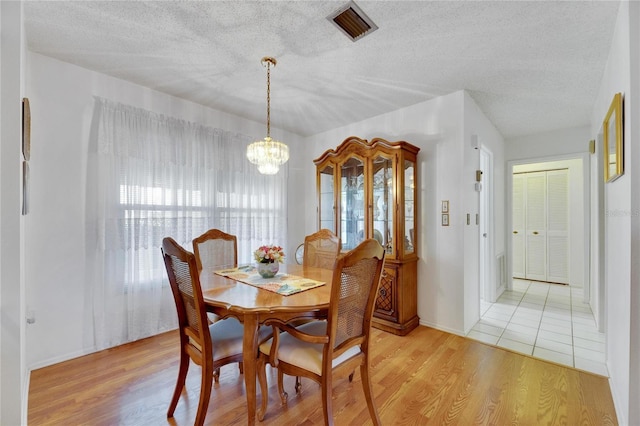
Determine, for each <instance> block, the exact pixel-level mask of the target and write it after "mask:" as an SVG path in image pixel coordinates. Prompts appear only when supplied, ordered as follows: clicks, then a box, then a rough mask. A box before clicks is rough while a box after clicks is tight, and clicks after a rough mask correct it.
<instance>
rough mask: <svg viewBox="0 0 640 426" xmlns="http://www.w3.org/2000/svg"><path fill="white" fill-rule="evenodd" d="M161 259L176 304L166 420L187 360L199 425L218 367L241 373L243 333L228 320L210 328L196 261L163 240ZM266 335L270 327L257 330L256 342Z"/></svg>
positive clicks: (173, 406)
mask: <svg viewBox="0 0 640 426" xmlns="http://www.w3.org/2000/svg"><path fill="white" fill-rule="evenodd" d="M162 256H163V258H164V264H165V267H166V269H167V275H168V277H169V283H170V285H171V290H172V292H173V298H174V300H175V303H176V310H177V313H178V330H179V334H180V366H179V370H178V380H177V381H176V388H175V390H174V392H173V397H172V398H171V403H170V404H169V410H168V411H167V417H169V418H170V417H173V413H174V411H175V409H176V406H177V405H178V400H179V399H180V395H181V394H182V391H183V389H184V385H185V379H186V377H187V372H188V370H189V365H190V361H189V360H190V359H191V360H192V361H193V362H195V363H196V364H197V365H199V366H201V368H202V378H201V385H200V400H199V403H198V411H197V414H196V419H195V423H194V424H195V425H202V424H203V423H204V419H205V416H206V413H207V407H208V406H209V398H210V397H211V386H212V381H215V382H216V383H217V382H218V379H219V375H220V367H222V366H224V365H226V364H230V363H234V362H237V363H238V365H239V367H240V372H242V340H243V334H244V329H243V326H242V324H241V323H240V321H238V320H237V319H236V318H232V317H230V318H227V319H223V320H220V321H216V322H215V323H212V324H210V323H209V322H208V319H207V311H206V308H205V305H204V299H203V296H202V287H201V286H200V277H199V271H198V268H197V266H196V257H195V256H194V254H193V253H191V252H189V251H187V250H185V249H184V248H182V247H181V246H180V245H179V244H178V243H176V242H175V241H174V240H173V239H172V238H169V237H167V238H164V239H163V240H162ZM270 335H271V328H270V327H264V326H263V327H261V329H260V331H259V339H260V340H259V341H263V340H265V339H266V338H268V337H269V336H270ZM256 355H257V354H256Z"/></svg>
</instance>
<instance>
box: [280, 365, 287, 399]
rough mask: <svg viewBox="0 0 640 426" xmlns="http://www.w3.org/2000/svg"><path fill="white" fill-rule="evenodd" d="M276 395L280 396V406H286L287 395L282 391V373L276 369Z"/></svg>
mask: <svg viewBox="0 0 640 426" xmlns="http://www.w3.org/2000/svg"><path fill="white" fill-rule="evenodd" d="M278 394H279V395H280V400H281V401H282V405H286V403H287V398H288V397H289V395H287V393H286V392H285V391H284V373H283V372H282V370H280V369H279V368H278Z"/></svg>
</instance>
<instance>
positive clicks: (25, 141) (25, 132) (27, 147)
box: [22, 98, 31, 161]
mask: <svg viewBox="0 0 640 426" xmlns="http://www.w3.org/2000/svg"><path fill="white" fill-rule="evenodd" d="M22 156H23V157H24V159H25V161H29V159H30V157H31V107H30V106H29V99H28V98H22Z"/></svg>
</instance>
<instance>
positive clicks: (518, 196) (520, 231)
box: [511, 174, 525, 278]
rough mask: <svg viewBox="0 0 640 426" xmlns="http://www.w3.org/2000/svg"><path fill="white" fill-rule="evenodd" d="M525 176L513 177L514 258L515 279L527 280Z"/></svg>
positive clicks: (512, 236)
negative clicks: (525, 255) (525, 256)
mask: <svg viewBox="0 0 640 426" xmlns="http://www.w3.org/2000/svg"><path fill="white" fill-rule="evenodd" d="M524 182H525V177H524V175H521V174H517V175H513V197H512V201H513V202H512V216H513V219H512V222H513V223H512V224H513V231H512V234H511V240H512V245H511V247H512V251H513V252H512V258H513V265H512V269H513V277H514V278H525V267H524V265H525V258H524V253H525V250H524V232H525V210H524V206H525V193H524Z"/></svg>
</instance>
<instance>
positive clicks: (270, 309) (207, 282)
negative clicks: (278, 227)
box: [200, 264, 333, 425]
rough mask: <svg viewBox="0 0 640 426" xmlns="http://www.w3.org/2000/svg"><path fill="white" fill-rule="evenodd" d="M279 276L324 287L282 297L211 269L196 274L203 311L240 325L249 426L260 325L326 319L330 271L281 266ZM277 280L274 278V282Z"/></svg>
mask: <svg viewBox="0 0 640 426" xmlns="http://www.w3.org/2000/svg"><path fill="white" fill-rule="evenodd" d="M279 274H290V275H296V276H299V277H304V278H310V279H313V280H317V281H323V282H325V283H326V284H325V285H322V286H320V287H316V288H312V289H310V290H305V291H302V292H300V293H295V294H292V295H289V296H283V295H281V294H277V293H274V292H272V291H268V290H264V289H260V288H258V287H254V286H252V285H249V284H245V283H242V282H240V281H236V280H234V279H232V278H228V277H224V276H221V275H218V274H216V273H215V272H214V270H213V269H203V270H202V272H201V273H200V285H201V286H202V293H203V296H204V303H205V305H206V306H207V310H208V311H209V312H213V313H215V314H216V315H218V316H220V317H223V318H224V317H229V316H232V317H236V318H238V320H240V322H242V323H243V325H244V338H243V339H244V340H243V358H242V359H243V363H244V381H245V388H246V393H247V416H248V418H247V424H249V425H254V424H255V419H256V363H257V357H258V328H259V327H260V325H263V324H265V323H268V322H288V321H291V320H294V319H298V318H326V317H327V312H328V310H329V299H330V295H331V280H332V278H333V271H332V270H329V269H320V268H313V267H307V266H302V265H294V264H282V265H280V271H279ZM277 278H278V275H276V277H275V279H277Z"/></svg>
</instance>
